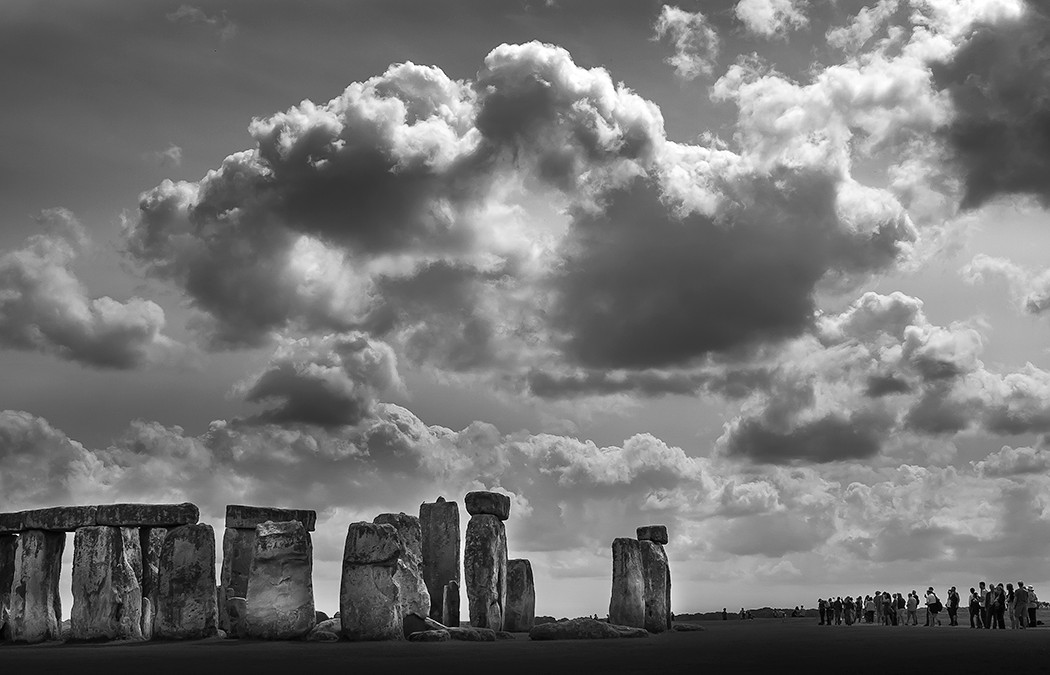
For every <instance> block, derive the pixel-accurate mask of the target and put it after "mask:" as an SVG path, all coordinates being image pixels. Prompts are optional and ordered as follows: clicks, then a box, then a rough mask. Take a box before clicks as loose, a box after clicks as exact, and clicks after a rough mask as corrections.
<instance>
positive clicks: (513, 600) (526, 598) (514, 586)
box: [503, 558, 536, 633]
mask: <svg viewBox="0 0 1050 675" xmlns="http://www.w3.org/2000/svg"><path fill="white" fill-rule="evenodd" d="M535 618H536V585H535V582H534V581H533V576H532V563H530V562H529V561H528V560H525V559H523V558H519V559H515V560H508V561H507V609H506V611H505V612H504V616H503V629H504V630H506V631H510V632H515V631H517V632H522V633H524V632H527V631H529V630H530V629H531V628H532V624H533V622H534V620H535Z"/></svg>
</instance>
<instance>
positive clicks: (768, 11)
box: [734, 0, 809, 38]
mask: <svg viewBox="0 0 1050 675" xmlns="http://www.w3.org/2000/svg"><path fill="white" fill-rule="evenodd" d="M806 8H807V0H740V2H738V3H737V4H736V8H735V9H734V11H735V12H736V17H737V18H738V19H740V21H741V22H743V24H744V26H746V27H747V29H748V30H749V31H751V32H752V33H755V34H756V35H761V36H763V37H767V38H771V37H774V36H784V35H785V34H786V33H788V32H789V31H791V30H794V29H796V28H802V27H803V26H806V25H807V24H809V19H807V18H806V14H805V10H806Z"/></svg>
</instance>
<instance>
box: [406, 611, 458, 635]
mask: <svg viewBox="0 0 1050 675" xmlns="http://www.w3.org/2000/svg"><path fill="white" fill-rule="evenodd" d="M402 622H403V630H404V633H405V637H408V636H409V635H411V634H412V633H419V632H422V631H425V630H444V629H445V628H447V626H445V625H444V624H442V623H439V622H437V621H434V620H433V619H431V618H430V617H429V616H424V615H422V614H417V613H415V612H410V613H408V614H405V615H404V616H403V617H402Z"/></svg>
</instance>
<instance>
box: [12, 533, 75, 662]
mask: <svg viewBox="0 0 1050 675" xmlns="http://www.w3.org/2000/svg"><path fill="white" fill-rule="evenodd" d="M65 547H66V534H65V532H45V531H43V530H28V531H25V532H23V533H22V534H20V535H19V536H18V545H17V550H16V551H15V565H14V573H13V575H12V582H11V607H10V610H9V612H10V617H9V622H10V631H11V639H12V640H13V641H14V642H29V643H33V642H44V641H46V640H57V639H59V630H60V628H61V624H62V601H61V598H60V597H59V593H58V582H59V574H60V572H61V570H62V551H63V550H64V549H65Z"/></svg>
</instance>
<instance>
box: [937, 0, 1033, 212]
mask: <svg viewBox="0 0 1050 675" xmlns="http://www.w3.org/2000/svg"><path fill="white" fill-rule="evenodd" d="M991 4H993V5H994V4H997V3H991ZM1018 14H1020V15H1018ZM1048 34H1050V14H1048V13H1047V10H1046V8H1045V7H1044V6H1043V5H1040V4H1037V3H1035V2H1027V3H1024V12H1023V13H1008V12H1007V11H1005V10H1004V11H1001V12H996V13H991V12H989V16H987V17H986V20H985V22H982V23H979V24H977V25H976V26H975V27H974V30H973V32H972V35H969V36H968V39H967V40H966V42H965V43H964V44H963V45H962V47H961V48H960V49H958V50H957V51H956V52H955V53H954V54H953V55H952V57H951V58H950V59H948V60H947V61H946V62H945V63H943V64H941V65H940V66H939V67H937V68H936V73H937V84H938V86H940V87H943V88H945V89H946V90H947V91H948V92H949V93H950V94H951V99H952V103H953V105H954V107H955V111H956V114H955V117H954V119H953V120H952V121H951V124H950V125H948V126H947V127H946V129H945V131H944V133H945V135H946V138H947V140H948V143H949V144H950V147H951V149H952V151H953V154H954V157H955V159H956V161H957V164H958V167H959V169H960V171H961V173H962V176H963V180H964V183H965V194H964V197H963V200H962V203H963V206H964V207H967V208H974V207H978V206H980V205H982V204H984V203H986V202H987V201H989V200H991V199H994V198H995V197H997V196H1000V195H1011V194H1023V195H1032V196H1034V197H1036V198H1038V199H1039V200H1040V201H1041V202H1043V203H1044V204H1050V188H1048V187H1047V186H1048V185H1050V163H1048V161H1047V157H1048V156H1050V75H1048V74H1047V73H1048V72H1050V46H1048V43H1047V39H1046V38H1047V35H1048Z"/></svg>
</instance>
